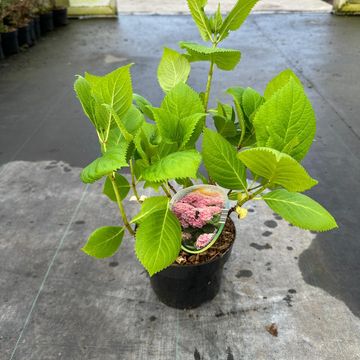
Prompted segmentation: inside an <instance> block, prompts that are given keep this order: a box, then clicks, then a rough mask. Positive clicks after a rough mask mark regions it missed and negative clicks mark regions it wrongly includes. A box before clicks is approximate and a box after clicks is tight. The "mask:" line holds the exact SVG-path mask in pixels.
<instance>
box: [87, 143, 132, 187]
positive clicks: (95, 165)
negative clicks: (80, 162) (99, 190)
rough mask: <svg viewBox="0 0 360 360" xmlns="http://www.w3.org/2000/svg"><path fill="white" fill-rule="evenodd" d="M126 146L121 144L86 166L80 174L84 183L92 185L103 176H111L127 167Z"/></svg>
mask: <svg viewBox="0 0 360 360" xmlns="http://www.w3.org/2000/svg"><path fill="white" fill-rule="evenodd" d="M127 147H128V144H126V143H122V144H121V145H119V146H116V147H113V148H110V149H109V150H108V151H107V152H106V153H105V154H103V156H101V157H99V158H97V159H95V160H94V161H93V162H92V163H90V164H89V165H88V166H86V167H85V168H84V169H83V170H82V172H81V174H80V177H81V180H82V181H83V182H84V183H93V182H95V181H96V180H99V179H101V178H102V177H103V176H105V175H109V174H111V173H112V172H113V171H116V170H118V169H120V168H122V167H124V166H127V162H126V151H127Z"/></svg>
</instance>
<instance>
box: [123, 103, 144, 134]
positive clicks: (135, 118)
mask: <svg viewBox="0 0 360 360" xmlns="http://www.w3.org/2000/svg"><path fill="white" fill-rule="evenodd" d="M122 122H123V124H124V126H125V129H126V131H127V132H128V133H130V134H131V135H135V134H136V133H137V132H138V130H139V129H140V127H141V126H142V124H143V123H144V122H145V118H144V115H143V114H142V112H141V111H140V110H139V109H137V107H136V106H135V105H131V106H130V108H129V110H128V111H127V112H126V113H125V115H124V116H123V117H122Z"/></svg>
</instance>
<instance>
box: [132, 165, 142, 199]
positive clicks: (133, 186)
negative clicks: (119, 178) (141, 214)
mask: <svg viewBox="0 0 360 360" xmlns="http://www.w3.org/2000/svg"><path fill="white" fill-rule="evenodd" d="M130 173H131V188H132V190H133V192H134V195H135V197H136V200H137V201H138V203H140V197H139V194H138V192H137V190H136V183H135V175H134V167H133V163H132V159H130Z"/></svg>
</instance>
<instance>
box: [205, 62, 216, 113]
mask: <svg viewBox="0 0 360 360" xmlns="http://www.w3.org/2000/svg"><path fill="white" fill-rule="evenodd" d="M213 72H214V62H213V61H212V60H211V62H210V69H209V73H208V79H207V83H206V90H205V97H204V107H205V112H207V108H208V103H209V97H210V90H211V81H212V76H213Z"/></svg>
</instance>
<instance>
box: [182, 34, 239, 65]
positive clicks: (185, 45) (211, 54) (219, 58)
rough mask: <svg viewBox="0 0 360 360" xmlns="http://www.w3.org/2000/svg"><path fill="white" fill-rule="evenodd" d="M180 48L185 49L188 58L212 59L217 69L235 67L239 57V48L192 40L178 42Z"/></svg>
mask: <svg viewBox="0 0 360 360" xmlns="http://www.w3.org/2000/svg"><path fill="white" fill-rule="evenodd" d="M179 46H180V47H181V48H182V49H186V51H187V53H188V56H187V58H188V60H189V61H190V62H195V61H213V62H214V63H215V64H216V66H217V67H218V68H219V69H222V70H226V71H230V70H233V69H234V68H235V66H236V65H237V64H238V63H239V61H240V58H241V53H240V51H239V50H234V49H224V48H219V47H208V46H205V45H200V44H197V43H194V42H185V41H181V42H179Z"/></svg>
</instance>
